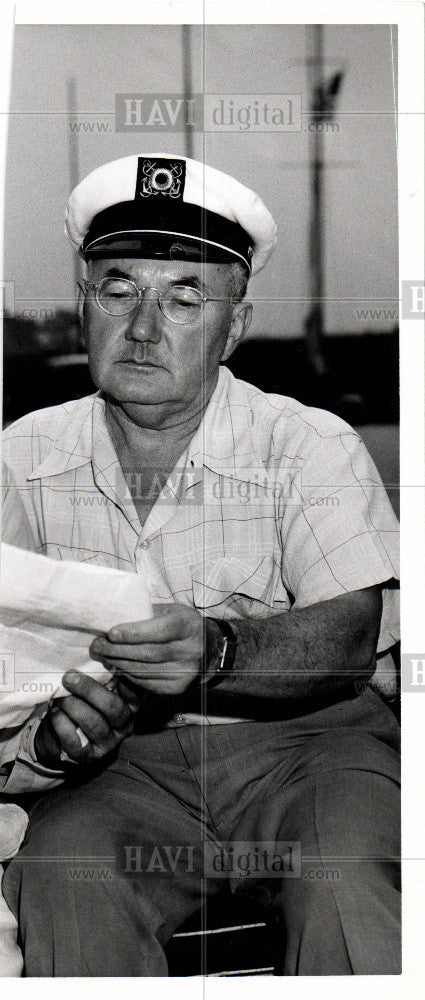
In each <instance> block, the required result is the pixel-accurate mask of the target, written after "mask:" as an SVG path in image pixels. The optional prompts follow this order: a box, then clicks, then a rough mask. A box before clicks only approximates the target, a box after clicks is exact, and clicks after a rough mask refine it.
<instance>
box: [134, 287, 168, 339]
mask: <svg viewBox="0 0 425 1000" xmlns="http://www.w3.org/2000/svg"><path fill="white" fill-rule="evenodd" d="M126 337H127V339H128V340H151V341H153V342H154V343H156V344H157V343H158V341H159V340H160V339H161V311H160V309H159V305H158V293H155V292H152V293H151V292H149V293H148V294H147V295H146V293H144V295H143V296H142V298H141V299H140V300H139V302H138V304H137V306H136V308H135V310H134V312H132V313H131V314H130V316H129V323H128V326H127V330H126Z"/></svg>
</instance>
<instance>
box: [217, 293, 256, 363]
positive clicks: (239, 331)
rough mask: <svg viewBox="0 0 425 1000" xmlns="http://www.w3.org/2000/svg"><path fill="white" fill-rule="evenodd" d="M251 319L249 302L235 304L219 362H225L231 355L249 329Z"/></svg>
mask: <svg viewBox="0 0 425 1000" xmlns="http://www.w3.org/2000/svg"><path fill="white" fill-rule="evenodd" d="M251 319H252V304H251V302H246V301H245V300H244V301H243V302H237V304H236V305H235V306H234V308H233V317H232V322H231V325H230V330H229V333H228V337H227V341H226V346H225V348H224V351H223V354H222V357H221V360H222V361H226V360H227V358H230V355H231V354H233V351H234V350H235V347H237V345H238V344H239V342H240V341H241V340H242V338H243V337H244V336H245V334H246V333H247V331H248V330H249V327H250V325H251Z"/></svg>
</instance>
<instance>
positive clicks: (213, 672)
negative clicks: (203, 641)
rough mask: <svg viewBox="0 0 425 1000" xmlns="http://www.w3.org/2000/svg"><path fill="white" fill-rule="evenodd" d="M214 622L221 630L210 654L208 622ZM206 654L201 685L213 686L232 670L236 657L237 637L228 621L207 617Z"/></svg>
mask: <svg viewBox="0 0 425 1000" xmlns="http://www.w3.org/2000/svg"><path fill="white" fill-rule="evenodd" d="M210 622H211V623H212V622H213V623H214V625H215V626H217V628H218V629H219V630H220V632H221V638H220V639H219V642H218V644H217V643H216V641H215V643H214V645H215V649H214V650H213V652H212V655H210V650H209V648H208V647H209V645H210V644H209V642H208V624H209V623H210ZM206 624H207V656H206V663H205V667H204V675H203V679H202V681H201V684H202V685H203V686H206V685H208V687H209V688H210V687H214V686H215V684H218V683H219V682H220V680H221V679H222V678H223V677H225V676H226V674H229V673H230V672H231V671H232V670H233V664H234V662H235V658H236V652H237V647H238V639H237V635H236V632H235V630H234V629H233V628H232V626H231V625H230V622H228V621H224V620H223V619H218V618H207V620H206Z"/></svg>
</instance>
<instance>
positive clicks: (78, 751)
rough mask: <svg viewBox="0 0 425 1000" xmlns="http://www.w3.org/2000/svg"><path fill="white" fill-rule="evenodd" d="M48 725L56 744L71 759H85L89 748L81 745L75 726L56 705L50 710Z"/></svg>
mask: <svg viewBox="0 0 425 1000" xmlns="http://www.w3.org/2000/svg"><path fill="white" fill-rule="evenodd" d="M50 725H51V728H52V730H53V732H54V735H55V737H56V739H57V741H58V744H59V746H60V748H61V749H62V750H65V753H67V754H68V756H69V757H72V759H73V760H76V761H78V760H85V759H87V757H88V756H89V752H90V750H89V748H90V744H89V746H88V747H83V746H82V744H81V740H80V738H79V736H78V734H77V732H76V727H75V725H74V723H73V722H71V719H69V718H68V716H67V715H66V713H65V712H63V711H62V709H60V708H58V707H57V706H56V705H55V706H54V708H53V709H52V710H51V712H50Z"/></svg>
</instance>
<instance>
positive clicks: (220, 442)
mask: <svg viewBox="0 0 425 1000" xmlns="http://www.w3.org/2000/svg"><path fill="white" fill-rule="evenodd" d="M188 459H189V461H190V462H191V464H192V465H193V466H194V467H195V468H197V467H198V468H200V467H201V466H205V467H206V468H207V469H210V470H211V471H212V472H215V473H216V474H217V475H219V476H230V477H231V478H232V479H240V480H244V481H245V482H253V483H258V478H259V475H260V474H261V472H264V470H265V465H264V461H263V460H262V458H261V457H260V455H259V454H258V451H257V449H256V447H255V442H254V436H253V432H252V424H251V407H250V403H249V399H248V398H247V394H246V389H245V384H244V383H243V382H240V381H239V380H238V379H236V378H235V377H234V375H232V373H231V372H230V371H229V369H228V368H225V367H224V366H221V367H220V371H219V377H218V382H217V385H216V388H215V390H214V392H213V394H212V396H211V399H210V401H209V403H208V406H207V408H206V410H205V413H204V417H203V420H202V421H201V423H200V425H199V427H198V429H197V431H195V434H194V435H193V438H192V440H191V442H190V444H189V446H188Z"/></svg>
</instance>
